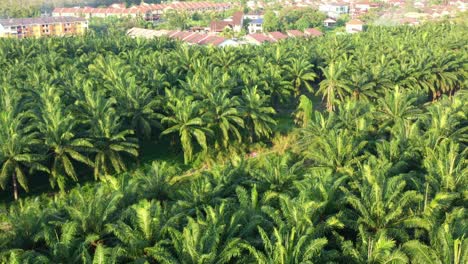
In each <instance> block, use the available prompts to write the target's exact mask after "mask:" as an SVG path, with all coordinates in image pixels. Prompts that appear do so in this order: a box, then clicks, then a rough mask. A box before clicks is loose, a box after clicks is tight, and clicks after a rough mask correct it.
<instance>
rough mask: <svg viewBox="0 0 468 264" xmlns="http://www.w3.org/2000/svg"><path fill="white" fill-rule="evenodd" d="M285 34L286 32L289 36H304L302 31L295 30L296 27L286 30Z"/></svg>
mask: <svg viewBox="0 0 468 264" xmlns="http://www.w3.org/2000/svg"><path fill="white" fill-rule="evenodd" d="M286 34H288V36H290V37H292V38H300V37H304V33H303V32H302V31H299V30H297V29H290V30H286Z"/></svg>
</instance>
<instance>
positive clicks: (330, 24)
mask: <svg viewBox="0 0 468 264" xmlns="http://www.w3.org/2000/svg"><path fill="white" fill-rule="evenodd" d="M323 25H324V26H325V27H334V26H335V25H336V20H334V19H333V18H327V19H325V20H324V21H323Z"/></svg>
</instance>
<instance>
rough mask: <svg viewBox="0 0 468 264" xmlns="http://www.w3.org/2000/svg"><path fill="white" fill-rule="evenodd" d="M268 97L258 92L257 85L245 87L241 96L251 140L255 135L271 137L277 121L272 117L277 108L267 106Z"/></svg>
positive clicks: (243, 112)
mask: <svg viewBox="0 0 468 264" xmlns="http://www.w3.org/2000/svg"><path fill="white" fill-rule="evenodd" d="M267 100H268V97H267V96H265V95H263V94H260V93H259V92H257V86H254V87H251V88H247V89H244V90H243V91H242V97H241V106H242V107H241V112H242V114H243V116H244V117H245V119H244V121H245V125H246V127H247V128H248V129H249V132H250V133H249V134H250V135H249V136H250V141H251V142H252V141H253V140H254V138H255V137H257V138H261V137H269V136H270V134H271V132H272V126H273V125H275V124H276V121H275V120H274V119H273V118H272V117H271V116H272V115H273V114H275V110H274V109H273V108H271V107H268V106H266V101H267Z"/></svg>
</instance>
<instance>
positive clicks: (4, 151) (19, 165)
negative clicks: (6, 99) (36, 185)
mask: <svg viewBox="0 0 468 264" xmlns="http://www.w3.org/2000/svg"><path fill="white" fill-rule="evenodd" d="M25 122H26V116H25V115H21V116H18V117H16V116H13V113H11V112H10V113H7V112H4V111H2V112H0V161H1V164H2V166H1V167H2V168H1V174H0V185H1V187H2V188H3V189H5V188H6V184H7V183H8V182H9V181H11V183H12V186H13V197H14V198H15V200H17V199H18V183H19V185H20V186H21V187H22V188H23V189H24V190H25V191H28V190H29V188H28V179H27V176H26V174H25V172H24V170H25V169H26V168H29V169H30V170H39V171H43V172H49V170H48V169H47V167H45V166H44V165H42V164H41V163H40V162H41V161H43V160H44V155H41V154H37V152H36V151H37V146H39V145H40V143H41V141H40V140H39V139H38V136H37V133H35V132H32V131H31V128H29V127H26V126H25Z"/></svg>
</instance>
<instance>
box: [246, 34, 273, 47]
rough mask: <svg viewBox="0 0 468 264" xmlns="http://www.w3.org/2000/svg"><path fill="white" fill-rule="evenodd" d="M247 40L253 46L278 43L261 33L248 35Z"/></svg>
mask: <svg viewBox="0 0 468 264" xmlns="http://www.w3.org/2000/svg"><path fill="white" fill-rule="evenodd" d="M245 40H246V41H247V42H248V43H251V44H256V45H260V44H263V43H265V42H276V40H275V39H273V38H271V37H269V36H267V35H265V34H260V33H254V34H248V35H247V36H245Z"/></svg>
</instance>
